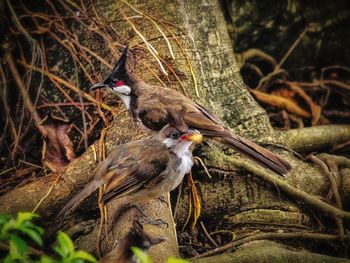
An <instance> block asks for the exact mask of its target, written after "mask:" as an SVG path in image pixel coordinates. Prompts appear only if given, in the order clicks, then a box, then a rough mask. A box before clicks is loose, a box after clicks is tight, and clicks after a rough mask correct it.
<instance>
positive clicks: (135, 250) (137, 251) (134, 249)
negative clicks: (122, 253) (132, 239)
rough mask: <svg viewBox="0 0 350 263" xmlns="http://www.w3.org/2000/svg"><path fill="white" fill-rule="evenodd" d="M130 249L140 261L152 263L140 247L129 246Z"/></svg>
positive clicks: (141, 262)
mask: <svg viewBox="0 0 350 263" xmlns="http://www.w3.org/2000/svg"><path fill="white" fill-rule="evenodd" d="M131 251H132V252H133V253H134V255H135V256H136V257H137V259H138V260H139V261H140V263H153V261H152V259H151V257H150V256H149V255H148V254H147V253H145V252H144V251H143V250H142V249H140V248H138V247H131Z"/></svg>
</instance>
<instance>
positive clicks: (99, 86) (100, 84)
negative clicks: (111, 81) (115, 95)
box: [90, 82, 108, 90]
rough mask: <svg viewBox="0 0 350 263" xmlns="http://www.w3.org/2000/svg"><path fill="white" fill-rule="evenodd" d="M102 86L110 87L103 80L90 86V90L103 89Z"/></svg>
mask: <svg viewBox="0 0 350 263" xmlns="http://www.w3.org/2000/svg"><path fill="white" fill-rule="evenodd" d="M102 88H108V86H107V85H106V84H104V83H103V82H100V83H97V84H95V85H93V86H92V87H91V88H90V90H96V89H102Z"/></svg>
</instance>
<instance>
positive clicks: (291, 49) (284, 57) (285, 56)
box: [276, 27, 309, 69]
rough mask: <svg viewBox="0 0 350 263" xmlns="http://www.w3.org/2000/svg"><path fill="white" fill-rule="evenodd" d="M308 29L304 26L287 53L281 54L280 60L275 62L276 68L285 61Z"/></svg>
mask: <svg viewBox="0 0 350 263" xmlns="http://www.w3.org/2000/svg"><path fill="white" fill-rule="evenodd" d="M308 31H309V28H308V27H307V28H305V29H304V31H303V32H302V33H301V34H300V35H299V37H298V38H297V39H296V40H295V42H294V43H293V45H292V46H291V47H290V48H289V49H288V51H287V53H286V54H285V55H284V56H283V58H282V59H281V60H280V62H279V63H278V64H277V66H276V69H279V68H281V66H282V65H283V64H284V62H286V60H287V59H288V57H289V56H290V54H291V53H292V52H293V51H294V49H295V48H296V46H297V45H298V44H299V43H300V41H301V40H302V39H303V37H304V36H305V35H306V33H307V32H308Z"/></svg>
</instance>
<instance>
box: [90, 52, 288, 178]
mask: <svg viewBox="0 0 350 263" xmlns="http://www.w3.org/2000/svg"><path fill="white" fill-rule="evenodd" d="M127 59H128V47H126V48H125V49H124V51H123V53H122V55H121V57H120V58H119V60H118V61H117V63H116V65H115V66H114V68H113V69H112V72H111V73H110V74H109V75H108V76H107V77H106V78H105V79H104V80H103V81H102V82H100V83H97V84H95V85H93V86H92V87H91V88H90V90H97V89H101V88H107V89H111V90H112V91H113V92H115V93H116V94H117V95H118V96H119V97H120V98H121V99H122V101H123V103H124V104H125V106H126V108H127V109H128V112H129V114H130V115H131V118H132V119H133V121H135V122H137V123H138V124H139V125H140V127H141V128H143V129H144V130H146V131H149V132H157V131H159V130H161V129H162V127H164V126H165V125H166V124H167V123H168V122H169V120H170V116H171V114H177V115H178V116H179V118H181V119H182V120H183V121H184V122H185V123H186V124H187V125H188V127H189V129H194V130H198V131H199V132H200V133H201V134H202V135H203V136H204V137H207V138H210V139H213V140H215V141H218V142H220V143H223V144H225V145H226V146H228V147H230V148H233V149H235V150H236V151H237V152H239V153H241V154H243V155H245V156H247V157H248V158H250V159H251V160H253V161H254V162H256V163H257V164H259V165H261V166H264V167H267V168H269V169H270V170H272V171H274V172H276V173H277V174H279V175H281V176H284V175H285V174H287V173H288V172H289V171H290V170H291V168H292V167H291V165H290V164H289V163H288V162H287V161H285V160H283V159H282V158H280V157H279V156H277V155H275V154H274V153H272V152H270V151H269V150H267V149H265V148H263V147H261V146H259V145H257V144H255V143H253V142H251V141H250V140H248V139H245V138H243V137H241V136H239V135H237V134H235V133H233V132H232V131H230V130H229V129H228V128H226V127H225V126H224V125H223V123H222V121H221V120H220V119H219V118H217V117H216V116H215V115H214V114H212V113H211V112H210V111H209V110H207V109H206V108H205V107H203V106H202V105H200V104H199V103H197V102H194V101H193V100H191V99H190V98H188V97H186V96H184V95H183V94H181V93H180V92H178V91H176V90H173V89H168V88H164V87H159V86H155V85H150V84H148V83H146V82H144V81H142V80H140V79H138V78H137V77H136V76H135V75H134V74H132V73H131V72H130V71H129V70H128V67H127Z"/></svg>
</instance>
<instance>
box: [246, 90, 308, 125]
mask: <svg viewBox="0 0 350 263" xmlns="http://www.w3.org/2000/svg"><path fill="white" fill-rule="evenodd" d="M250 91H251V92H252V93H253V94H254V95H255V97H256V98H257V99H258V100H259V101H262V102H264V103H267V104H269V105H271V106H274V107H277V108H279V109H284V110H287V111H289V112H291V113H294V114H296V115H299V116H301V117H304V118H310V117H311V115H310V113H309V112H307V111H305V110H304V109H302V108H301V107H300V106H299V105H298V104H297V103H296V102H295V101H294V100H291V99H288V98H284V97H280V96H276V95H272V94H267V93H264V92H261V91H257V90H250Z"/></svg>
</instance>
